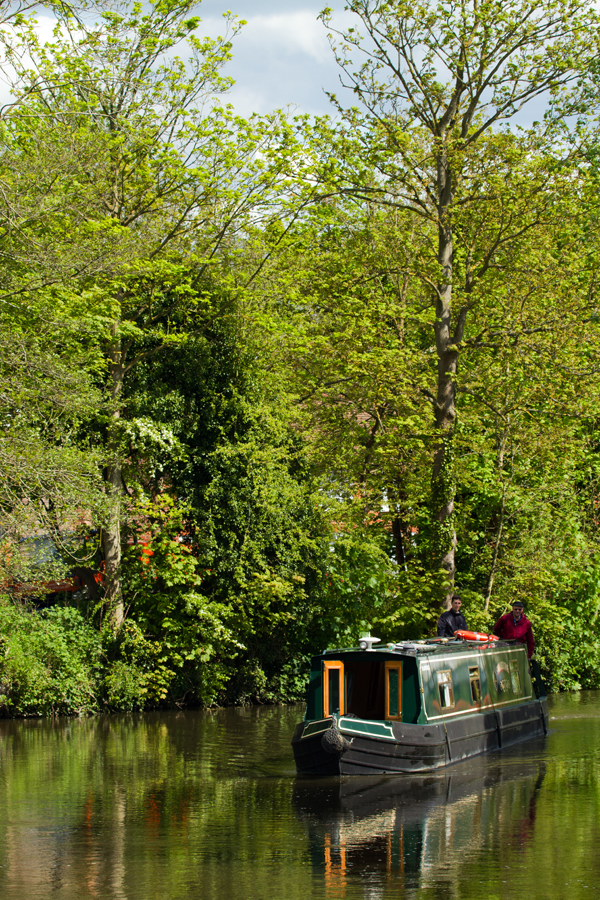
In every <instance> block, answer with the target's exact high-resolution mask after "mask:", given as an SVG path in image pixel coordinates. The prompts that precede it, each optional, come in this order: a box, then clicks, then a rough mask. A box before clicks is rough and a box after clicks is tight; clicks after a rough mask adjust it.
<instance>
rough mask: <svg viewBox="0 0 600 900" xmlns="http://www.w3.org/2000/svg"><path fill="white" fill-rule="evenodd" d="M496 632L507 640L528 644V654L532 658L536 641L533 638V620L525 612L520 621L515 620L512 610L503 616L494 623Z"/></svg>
mask: <svg viewBox="0 0 600 900" xmlns="http://www.w3.org/2000/svg"><path fill="white" fill-rule="evenodd" d="M494 634H497V635H498V637H499V638H504V640H506V641H518V642H519V644H527V656H528V657H529V658H531V656H532V654H533V649H534V647H535V641H534V640H533V631H532V629H531V622H530V621H529V619H528V618H527V616H526V615H525V614H523V615H522V616H521V618H520V619H519V621H518V622H515V620H514V618H513V614H512V612H509V613H506V615H505V616H501V617H500V618H499V619H498V621H497V622H496V624H495V625H494Z"/></svg>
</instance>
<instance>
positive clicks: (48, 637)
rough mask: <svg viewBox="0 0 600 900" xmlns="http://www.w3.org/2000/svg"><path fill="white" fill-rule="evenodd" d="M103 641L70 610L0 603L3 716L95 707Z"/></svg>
mask: <svg viewBox="0 0 600 900" xmlns="http://www.w3.org/2000/svg"><path fill="white" fill-rule="evenodd" d="M101 649H102V648H101V641H100V636H99V634H98V632H97V630H96V629H94V628H92V627H91V626H90V625H88V624H87V623H86V622H85V621H84V619H83V618H82V617H81V615H80V614H79V613H78V612H77V611H76V610H74V609H70V608H68V607H67V608H61V607H56V608H54V609H50V610H48V611H47V612H44V613H37V612H35V611H33V610H30V609H27V608H25V607H20V606H13V605H11V604H9V603H7V602H6V601H5V602H4V603H2V605H0V659H1V662H0V703H1V707H0V708H1V710H2V712H3V713H4V714H5V715H10V716H15V715H20V716H48V715H84V714H87V713H91V712H96V711H98V709H99V677H100V666H101Z"/></svg>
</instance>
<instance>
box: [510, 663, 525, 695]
mask: <svg viewBox="0 0 600 900" xmlns="http://www.w3.org/2000/svg"><path fill="white" fill-rule="evenodd" d="M510 683H511V685H512V689H513V694H521V693H522V691H521V674H520V672H519V663H518V662H517V660H516V659H513V660H512V661H511V664H510Z"/></svg>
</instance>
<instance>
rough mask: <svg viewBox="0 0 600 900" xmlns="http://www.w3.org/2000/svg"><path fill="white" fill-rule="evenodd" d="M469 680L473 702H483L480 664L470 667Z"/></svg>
mask: <svg viewBox="0 0 600 900" xmlns="http://www.w3.org/2000/svg"><path fill="white" fill-rule="evenodd" d="M469 680H470V682H471V698H472V700H473V703H480V702H481V678H480V677H479V666H470V667H469Z"/></svg>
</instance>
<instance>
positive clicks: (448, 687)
mask: <svg viewBox="0 0 600 900" xmlns="http://www.w3.org/2000/svg"><path fill="white" fill-rule="evenodd" d="M437 680H438V690H439V693H440V706H441V707H442V709H449V708H450V707H451V706H454V688H453V686H452V672H451V671H450V669H445V670H444V671H443V672H438V673H437Z"/></svg>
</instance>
